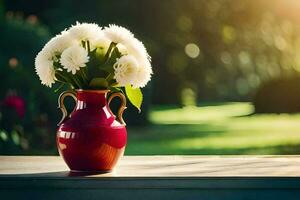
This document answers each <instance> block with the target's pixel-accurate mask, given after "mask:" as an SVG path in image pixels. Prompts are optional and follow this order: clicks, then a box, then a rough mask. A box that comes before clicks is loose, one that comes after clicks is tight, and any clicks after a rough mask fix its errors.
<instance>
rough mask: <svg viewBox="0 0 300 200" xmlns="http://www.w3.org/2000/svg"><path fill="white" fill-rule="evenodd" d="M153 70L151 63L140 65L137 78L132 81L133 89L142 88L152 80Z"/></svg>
mask: <svg viewBox="0 0 300 200" xmlns="http://www.w3.org/2000/svg"><path fill="white" fill-rule="evenodd" d="M151 75H152V68H151V64H150V62H149V61H147V62H146V63H144V64H142V65H140V67H139V70H138V72H137V75H136V78H135V79H134V80H133V81H132V83H131V84H132V87H133V88H142V87H145V86H146V85H147V83H148V82H149V81H150V80H151Z"/></svg>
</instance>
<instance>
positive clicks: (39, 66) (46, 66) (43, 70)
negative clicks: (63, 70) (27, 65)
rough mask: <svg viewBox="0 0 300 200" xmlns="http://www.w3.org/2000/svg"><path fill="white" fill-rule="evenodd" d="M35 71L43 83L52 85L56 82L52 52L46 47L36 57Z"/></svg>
mask: <svg viewBox="0 0 300 200" xmlns="http://www.w3.org/2000/svg"><path fill="white" fill-rule="evenodd" d="M35 71H36V73H37V75H38V76H39V78H40V80H41V82H42V84H44V85H46V86H48V87H51V86H52V84H53V83H55V80H56V78H55V69H54V66H53V60H52V54H51V52H49V51H47V49H45V48H44V49H42V51H40V52H39V53H38V55H37V56H36V58H35Z"/></svg>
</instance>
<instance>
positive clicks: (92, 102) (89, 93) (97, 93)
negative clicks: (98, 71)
mask: <svg viewBox="0 0 300 200" xmlns="http://www.w3.org/2000/svg"><path fill="white" fill-rule="evenodd" d="M107 93H108V91H107V90H78V91H77V107H78V106H79V107H82V106H83V107H104V106H106V104H107V103H106V96H107ZM81 104H82V105H81Z"/></svg>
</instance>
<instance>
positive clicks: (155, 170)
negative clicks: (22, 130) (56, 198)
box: [0, 156, 300, 178]
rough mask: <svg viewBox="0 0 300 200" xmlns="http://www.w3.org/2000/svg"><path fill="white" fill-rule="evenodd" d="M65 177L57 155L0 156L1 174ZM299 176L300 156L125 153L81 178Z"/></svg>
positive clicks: (1, 175) (62, 162) (61, 163)
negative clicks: (106, 168) (107, 168)
mask: <svg viewBox="0 0 300 200" xmlns="http://www.w3.org/2000/svg"><path fill="white" fill-rule="evenodd" d="M7 175H8V176H11V177H13V176H18V177H67V176H69V175H70V173H69V169H68V168H67V166H66V164H65V163H64V161H63V160H62V159H61V158H60V157H58V156H22V157H19V156H0V177H6V176H7ZM153 176H154V177H181V176H183V177H277V176H282V177H300V156H125V157H123V158H122V159H121V160H120V162H119V163H118V166H117V167H116V169H115V170H114V171H113V172H112V173H106V174H96V175H95V174H94V175H88V174H87V175H82V177H98V178H101V177H153Z"/></svg>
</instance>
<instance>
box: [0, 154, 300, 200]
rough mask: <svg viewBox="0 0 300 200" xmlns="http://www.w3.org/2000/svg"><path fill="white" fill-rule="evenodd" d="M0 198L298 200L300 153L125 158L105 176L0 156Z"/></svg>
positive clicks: (58, 163) (50, 160)
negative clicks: (296, 154)
mask: <svg viewBox="0 0 300 200" xmlns="http://www.w3.org/2000/svg"><path fill="white" fill-rule="evenodd" d="M0 199H3V200H5V199H10V200H11V199H39V200H42V199H55V200H57V199H63V200H67V199H97V200H99V199H118V200H120V199H138V200H144V199H164V200H167V199H184V200H187V199H201V200H206V199H222V200H227V199H228V200H235V199H255V200H259V199H264V200H268V199H272V200H274V199H297V200H300V156H125V157H124V158H123V159H122V160H121V161H120V162H119V165H118V167H117V168H116V170H115V171H114V172H112V173H107V174H78V173H70V172H69V170H68V168H67V167H66V165H65V163H64V162H63V160H62V159H61V158H60V157H54V156H43V157H40V156H0Z"/></svg>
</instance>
